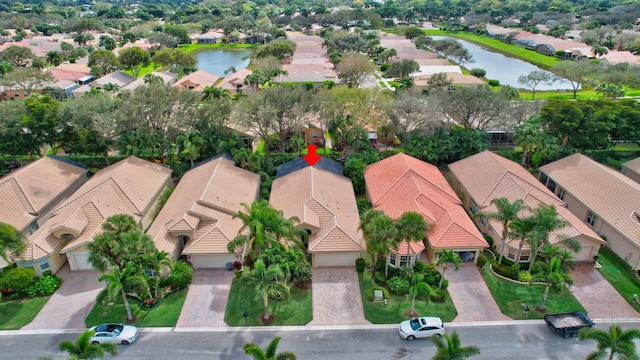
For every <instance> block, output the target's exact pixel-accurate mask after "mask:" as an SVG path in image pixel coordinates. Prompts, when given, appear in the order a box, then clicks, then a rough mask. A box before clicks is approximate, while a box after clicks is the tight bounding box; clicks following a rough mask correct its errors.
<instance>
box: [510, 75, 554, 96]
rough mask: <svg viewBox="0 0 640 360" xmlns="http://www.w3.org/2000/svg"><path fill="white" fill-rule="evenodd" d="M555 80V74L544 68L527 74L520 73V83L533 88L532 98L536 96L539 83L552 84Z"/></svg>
mask: <svg viewBox="0 0 640 360" xmlns="http://www.w3.org/2000/svg"><path fill="white" fill-rule="evenodd" d="M553 80H554V79H553V75H552V74H551V73H548V72H546V71H542V70H534V71H531V72H530V73H528V74H527V75H520V77H518V84H521V85H524V86H526V87H527V88H529V89H531V100H533V99H535V97H536V88H537V87H538V86H539V85H551V84H552V83H553Z"/></svg>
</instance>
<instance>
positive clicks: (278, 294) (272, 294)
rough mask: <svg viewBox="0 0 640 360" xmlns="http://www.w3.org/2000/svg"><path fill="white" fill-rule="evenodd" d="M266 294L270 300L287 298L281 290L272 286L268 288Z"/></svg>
mask: <svg viewBox="0 0 640 360" xmlns="http://www.w3.org/2000/svg"><path fill="white" fill-rule="evenodd" d="M267 294H268V295H269V299H271V300H276V301H282V300H285V299H286V298H287V295H286V294H285V293H284V292H283V291H280V290H278V289H274V288H270V289H269V291H268V292H267Z"/></svg>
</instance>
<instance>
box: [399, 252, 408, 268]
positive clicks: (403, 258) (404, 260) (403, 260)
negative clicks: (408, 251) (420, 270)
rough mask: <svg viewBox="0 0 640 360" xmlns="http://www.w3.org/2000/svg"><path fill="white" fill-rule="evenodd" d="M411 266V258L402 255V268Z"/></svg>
mask: <svg viewBox="0 0 640 360" xmlns="http://www.w3.org/2000/svg"><path fill="white" fill-rule="evenodd" d="M409 265H411V256H407V255H400V267H403V266H409Z"/></svg>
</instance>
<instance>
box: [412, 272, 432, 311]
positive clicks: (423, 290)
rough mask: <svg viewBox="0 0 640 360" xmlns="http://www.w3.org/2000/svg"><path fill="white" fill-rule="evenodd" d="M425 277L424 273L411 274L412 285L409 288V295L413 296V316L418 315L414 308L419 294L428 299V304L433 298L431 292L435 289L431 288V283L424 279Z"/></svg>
mask: <svg viewBox="0 0 640 360" xmlns="http://www.w3.org/2000/svg"><path fill="white" fill-rule="evenodd" d="M423 279H424V275H422V274H413V275H412V276H411V287H410V288H409V297H410V298H411V312H410V314H411V316H412V317H414V316H416V312H415V310H414V309H415V304H416V298H417V297H418V295H420V296H422V297H423V298H424V299H425V300H426V301H427V304H428V303H429V301H430V300H431V293H432V292H433V290H432V289H431V286H429V284H427V283H426V282H423V281H422V280H423Z"/></svg>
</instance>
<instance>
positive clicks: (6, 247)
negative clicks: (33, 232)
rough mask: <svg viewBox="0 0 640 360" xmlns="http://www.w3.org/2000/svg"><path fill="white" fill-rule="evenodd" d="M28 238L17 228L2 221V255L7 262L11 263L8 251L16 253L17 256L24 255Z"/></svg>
mask: <svg viewBox="0 0 640 360" xmlns="http://www.w3.org/2000/svg"><path fill="white" fill-rule="evenodd" d="M26 240H27V238H26V236H24V234H23V233H21V232H20V231H18V230H17V229H16V228H14V227H13V226H11V225H9V224H7V223H3V222H0V256H1V257H2V259H3V260H4V261H5V262H6V263H7V264H10V263H11V259H10V258H9V256H7V251H10V252H12V253H15V254H16V255H17V256H20V255H22V253H23V252H24V248H25V246H24V242H25V241H26Z"/></svg>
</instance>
